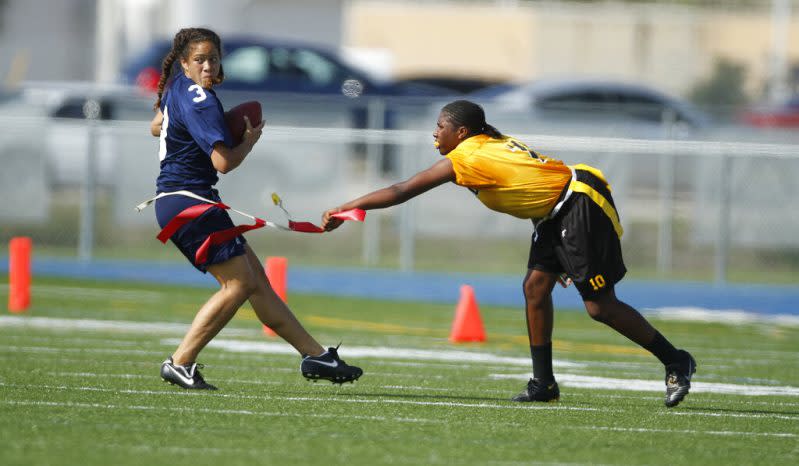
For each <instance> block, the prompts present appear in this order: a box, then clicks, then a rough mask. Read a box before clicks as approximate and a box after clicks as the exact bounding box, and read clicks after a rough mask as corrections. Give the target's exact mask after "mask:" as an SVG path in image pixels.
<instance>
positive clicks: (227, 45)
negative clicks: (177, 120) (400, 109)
mask: <svg viewBox="0 0 799 466" xmlns="http://www.w3.org/2000/svg"><path fill="white" fill-rule="evenodd" d="M171 46H172V43H171V41H168V40H159V41H156V42H154V43H152V44H151V45H150V46H149V47H148V48H147V49H146V50H144V51H143V52H142V53H141V54H139V55H138V56H137V57H136V58H134V59H133V60H132V61H130V62H129V63H128V64H127V65H125V66H124V68H123V70H122V78H123V81H124V82H125V83H127V84H135V85H137V86H139V87H140V88H143V89H146V90H149V91H153V90H155V89H156V87H157V85H158V80H159V78H160V76H161V61H162V60H163V57H164V56H165V55H166V54H167V53H168V52H169V50H170V48H171ZM222 47H223V52H222V66H223V67H224V70H225V81H224V83H222V84H221V85H220V86H219V87H218V89H219V90H220V91H222V92H225V91H247V92H274V93H296V94H325V95H343V96H346V97H352V98H357V97H360V96H362V95H367V96H368V95H384V96H409V95H418V96H429V95H441V94H442V93H445V94H446V93H451V91H448V90H444V89H442V88H438V87H434V86H427V85H424V84H420V83H392V82H384V81H380V80H377V79H374V78H372V77H371V76H369V75H368V74H367V73H366V72H364V71H362V70H359V69H357V68H355V67H353V66H351V65H349V64H348V63H346V62H345V61H344V60H342V59H341V58H340V57H339V56H338V55H337V54H335V53H334V52H332V51H331V50H328V49H326V48H324V47H321V46H317V45H312V44H307V43H302V42H290V41H282V40H281V41H278V40H267V39H261V38H256V37H247V36H242V37H230V38H226V39H225V40H224V41H223V43H222ZM175 66H176V67H179V63H176V64H175Z"/></svg>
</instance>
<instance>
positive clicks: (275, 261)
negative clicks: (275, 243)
mask: <svg viewBox="0 0 799 466" xmlns="http://www.w3.org/2000/svg"><path fill="white" fill-rule="evenodd" d="M287 268H288V259H286V258H285V257H267V258H266V263H265V264H264V269H265V270H266V278H267V279H269V283H270V284H271V285H272V289H273V290H275V294H277V295H278V296H279V297H280V299H282V300H283V302H284V303H285V302H287V295H286V269H287ZM264 333H265V334H267V335H269V336H271V337H273V336H275V335H277V333H275V331H274V330H272V329H271V328H269V327H267V326H266V325H264Z"/></svg>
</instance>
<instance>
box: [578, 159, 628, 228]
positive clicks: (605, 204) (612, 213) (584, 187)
mask: <svg viewBox="0 0 799 466" xmlns="http://www.w3.org/2000/svg"><path fill="white" fill-rule="evenodd" d="M572 168H574V169H575V170H585V171H588V172H591V174H593V175H594V176H596V177H597V178H599V179H600V180H602V182H603V183H605V186H607V187H608V191H610V183H608V180H606V179H605V175H604V174H603V173H602V171H601V170H599V169H598V168H594V167H592V166H590V165H585V164H582V163H579V164H577V165H573V166H572ZM569 190H571V191H574V192H577V193H583V194H585V195H586V196H588V197H590V198H591V200H592V201H594V202H595V203H596V204H597V205H598V206H599V207H600V208H601V209H602V211H603V212H605V215H607V216H608V218H609V219H610V222H611V223H612V224H613V229H614V230H616V234H617V235H618V236H619V239H621V236H622V235H623V234H624V228H622V226H621V222H619V213H618V212H617V211H616V208H615V207H613V205H612V204H611V203H610V201H608V200H607V199H605V196H603V195H602V194H601V193H600V192H599V191H597V190H596V189H594V188H592V187H591V186H590V185H588V184H586V183H583V182H581V181H577V180H574V179H573V180H572V182H571V183H569Z"/></svg>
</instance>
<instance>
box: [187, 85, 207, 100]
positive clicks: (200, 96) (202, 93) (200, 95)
mask: <svg viewBox="0 0 799 466" xmlns="http://www.w3.org/2000/svg"><path fill="white" fill-rule="evenodd" d="M189 91H194V92H196V93H197V97H195V98H193V99H191V100H193V101H194V102H196V103H199V102H202V101H203V100H205V98H206V97H207V96H206V95H205V89H203V87H202V86H200V85H199V84H192V85H191V86H189Z"/></svg>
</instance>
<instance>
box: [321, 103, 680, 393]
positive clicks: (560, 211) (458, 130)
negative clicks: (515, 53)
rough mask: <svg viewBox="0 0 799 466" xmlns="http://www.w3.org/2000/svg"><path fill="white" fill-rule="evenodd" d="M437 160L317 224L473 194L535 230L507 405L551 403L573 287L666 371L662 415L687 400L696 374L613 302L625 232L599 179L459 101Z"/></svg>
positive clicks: (443, 125)
mask: <svg viewBox="0 0 799 466" xmlns="http://www.w3.org/2000/svg"><path fill="white" fill-rule="evenodd" d="M433 138H434V139H435V145H436V147H437V148H438V151H439V152H440V153H441V155H443V156H444V158H443V159H442V160H439V161H438V162H436V163H434V164H433V165H432V166H431V167H430V168H428V169H426V170H423V171H421V172H419V173H417V174H416V175H414V176H412V177H411V178H409V179H408V180H406V181H403V182H400V183H397V184H395V185H392V186H389V187H387V188H383V189H379V190H377V191H374V192H372V193H369V194H366V195H365V196H362V197H359V198H357V199H355V200H352V201H350V202H347V203H344V204H342V205H341V206H339V207H337V208H334V209H330V210H328V211H327V212H325V213H324V214H323V216H322V225H323V227H324V228H325V229H326V230H328V231H330V230H333V229H335V228H337V227H338V226H339V225H341V223H342V221H341V220H339V219H336V218H334V217H332V215H333V214H334V213H337V212H340V211H343V210H348V209H356V208H358V209H364V210H369V209H380V208H385V207H389V206H393V205H397V204H401V203H403V202H405V201H407V200H408V199H411V198H413V197H415V196H418V195H419V194H422V193H423V192H425V191H428V190H430V189H432V188H434V187H436V186H439V185H441V184H444V183H446V182H453V183H455V184H457V185H459V186H464V187H466V188H468V189H469V190H470V191H472V192H473V193H474V194H475V195H476V196H477V199H479V200H480V202H482V203H483V204H485V206H486V207H488V208H489V209H492V210H496V211H497V212H502V213H505V214H509V215H513V216H514V217H518V218H521V219H531V220H532V222H533V234H532V244H531V246H530V256H529V258H528V266H527V268H528V270H527V275H526V276H525V279H524V296H525V300H526V311H527V331H528V336H529V338H530V353H531V356H532V360H533V378H532V379H530V380H529V382H528V383H527V387H526V388H525V390H524V391H522V392H521V393H519V394H518V395H517V396H515V397H514V398H513V400H514V401H555V400H557V399H558V398H559V397H560V390H559V388H558V384H557V382H556V381H555V376H554V374H553V371H552V328H553V320H554V319H553V314H554V309H553V305H552V289H553V288H554V286H555V283H556V282H558V281H560V282H561V284H563V285H564V286H568V283H569V282H572V283H574V284H575V286H576V288H577V289H578V291H579V292H580V296H581V297H582V298H583V302H584V303H585V308H586V310H587V311H588V314H589V315H590V316H591V317H592V318H593V319H595V320H597V321H599V322H602V323H604V324H606V325H608V326H610V327H611V328H613V329H614V330H616V331H617V332H619V333H621V334H622V335H624V336H626V337H627V338H629V339H630V340H632V341H633V342H635V343H637V344H639V345H640V346H642V347H643V348H645V349H647V350H648V351H650V352H651V353H652V354H653V355H655V356H656V357H657V358H658V359H659V360H660V361H661V362H662V363H663V364H664V365H665V366H666V398H665V404H666V406H668V407H672V406H676V405H677V404H678V403H679V402H680V401H682V400H683V398H685V395H687V394H688V390H689V389H690V387H691V376H692V375H693V373H694V371H695V370H696V363H695V361H694V359H693V357H692V356H691V355H690V354H689V353H688V352H687V351H684V350H678V349H676V348H675V347H674V346H672V344H671V343H669V341H668V340H667V339H666V338H665V337H663V335H661V334H660V332H658V331H657V330H656V329H655V328H653V327H652V325H651V324H650V323H649V322H648V321H647V320H646V319H645V318H644V317H643V316H642V315H641V314H640V313H638V311H636V310H635V309H633V308H632V307H630V306H629V305H627V304H625V303H624V302H622V301H620V300H619V299H618V298H617V297H616V293H615V290H614V285H615V284H616V283H618V282H619V281H620V280H621V279H622V277H624V274H625V273H626V271H627V269H626V268H625V266H624V261H623V259H622V254H621V244H620V238H621V235H622V228H621V225H620V223H619V216H618V212H617V211H616V206H615V204H614V202H613V197H612V196H611V194H610V186H609V185H608V183H607V181H606V180H605V178H604V176H603V175H602V173H601V172H600V171H599V170H597V169H595V168H593V167H589V166H587V165H574V166H568V165H565V164H564V163H563V162H561V161H560V160H555V159H551V158H548V157H545V156H543V155H540V154H538V153H536V152H535V151H533V150H531V149H530V148H528V147H527V146H526V145H524V144H523V143H521V142H520V141H518V140H516V139H514V138H512V137H510V136H505V135H503V134H501V133H500V132H499V131H498V130H497V129H496V128H494V127H493V126H491V125H489V124H488V123H486V121H485V113H484V112H483V109H482V108H481V107H480V106H479V105H477V104H475V103H472V102H469V101H466V100H458V101H455V102H452V103H450V104H447V105H446V106H444V108H443V109H442V110H441V113H440V115H439V117H438V122H437V124H436V129H435V131H434V132H433Z"/></svg>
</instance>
